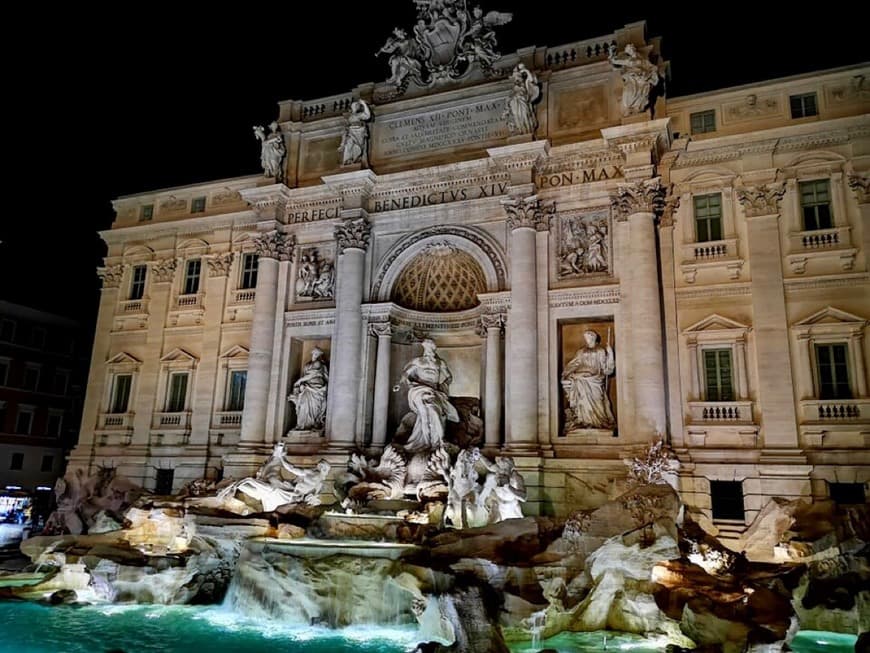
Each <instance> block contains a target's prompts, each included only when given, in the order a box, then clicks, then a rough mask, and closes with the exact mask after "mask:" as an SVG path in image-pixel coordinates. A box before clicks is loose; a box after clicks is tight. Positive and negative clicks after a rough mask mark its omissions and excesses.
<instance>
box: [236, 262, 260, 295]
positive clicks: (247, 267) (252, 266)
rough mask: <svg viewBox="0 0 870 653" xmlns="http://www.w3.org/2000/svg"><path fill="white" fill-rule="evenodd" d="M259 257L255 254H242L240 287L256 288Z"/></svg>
mask: <svg viewBox="0 0 870 653" xmlns="http://www.w3.org/2000/svg"><path fill="white" fill-rule="evenodd" d="M259 260H260V259H259V257H258V256H257V255H256V254H243V255H242V283H241V284H239V287H240V288H243V289H244V288H256V287H257V264H258V262H259Z"/></svg>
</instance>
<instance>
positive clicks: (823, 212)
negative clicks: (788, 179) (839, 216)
mask: <svg viewBox="0 0 870 653" xmlns="http://www.w3.org/2000/svg"><path fill="white" fill-rule="evenodd" d="M800 192H801V210H802V211H803V214H804V229H805V230H806V231H814V230H816V229H830V228H831V227H833V226H834V221H833V218H832V217H831V184H830V182H829V181H828V180H827V179H816V180H815V181H802V182H801V183H800Z"/></svg>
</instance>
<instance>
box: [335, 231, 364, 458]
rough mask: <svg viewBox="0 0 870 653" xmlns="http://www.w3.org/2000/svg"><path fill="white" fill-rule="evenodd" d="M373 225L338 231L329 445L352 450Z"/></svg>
mask: <svg viewBox="0 0 870 653" xmlns="http://www.w3.org/2000/svg"><path fill="white" fill-rule="evenodd" d="M370 232H371V226H370V225H369V222H368V220H366V219H365V217H360V218H353V219H349V220H345V221H344V222H343V223H342V224H339V225H337V226H336V228H335V238H336V241H337V242H338V259H337V265H336V271H337V281H336V293H335V336H334V338H333V354H332V371H331V373H330V377H331V384H330V385H331V388H330V392H332V393H334V397H333V401H332V415H331V417H330V419H329V429H328V436H329V444H330V446H331V447H337V448H340V449H346V448H348V449H349V448H351V447H353V444H354V438H355V434H356V415H357V407H358V403H359V385H360V374H361V373H362V337H363V334H362V296H363V278H364V277H365V258H366V249H367V248H368V244H369V236H370Z"/></svg>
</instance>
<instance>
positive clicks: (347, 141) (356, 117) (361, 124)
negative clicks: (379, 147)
mask: <svg viewBox="0 0 870 653" xmlns="http://www.w3.org/2000/svg"><path fill="white" fill-rule="evenodd" d="M371 119H372V110H371V109H370V108H369V105H368V104H366V102H365V100H354V101H353V103H352V104H351V105H350V115H348V117H347V126H346V127H345V128H344V134H343V135H342V137H341V144H340V145H339V146H338V152H339V154H340V155H341V165H343V166H349V165H353V164H355V163H362V164H363V166H368V164H369V156H368V152H369V126H368V122H369V121H370V120H371Z"/></svg>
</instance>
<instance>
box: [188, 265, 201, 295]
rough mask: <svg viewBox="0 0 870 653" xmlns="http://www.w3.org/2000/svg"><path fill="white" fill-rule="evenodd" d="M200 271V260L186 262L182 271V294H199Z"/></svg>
mask: <svg viewBox="0 0 870 653" xmlns="http://www.w3.org/2000/svg"><path fill="white" fill-rule="evenodd" d="M201 271H202V260H201V259H198V258H195V259H191V260H189V261H188V262H187V267H186V268H185V270H184V294H185V295H195V294H196V293H198V292H199V276H200V272H201Z"/></svg>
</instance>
